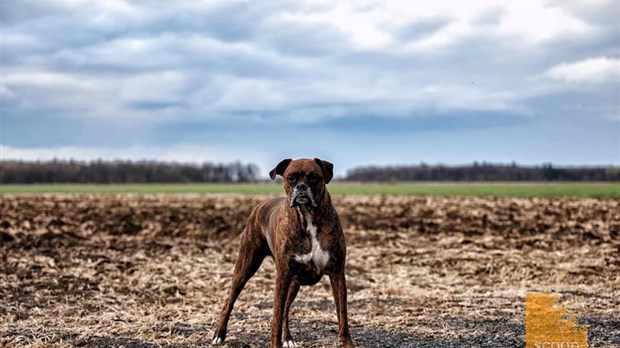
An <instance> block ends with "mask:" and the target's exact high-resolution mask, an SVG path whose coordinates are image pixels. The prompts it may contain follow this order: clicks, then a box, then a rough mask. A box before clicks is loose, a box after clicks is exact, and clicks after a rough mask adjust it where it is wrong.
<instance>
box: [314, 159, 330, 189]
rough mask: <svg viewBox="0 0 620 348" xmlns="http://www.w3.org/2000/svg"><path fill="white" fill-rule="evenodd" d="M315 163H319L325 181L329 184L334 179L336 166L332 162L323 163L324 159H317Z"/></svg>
mask: <svg viewBox="0 0 620 348" xmlns="http://www.w3.org/2000/svg"><path fill="white" fill-rule="evenodd" d="M314 161H315V162H316V163H318V165H319V167H321V170H323V179H324V180H325V183H326V184H328V183H329V182H330V181H331V180H332V178H333V177H334V165H333V164H332V163H331V162H327V161H323V160H322V159H319V158H315V159H314Z"/></svg>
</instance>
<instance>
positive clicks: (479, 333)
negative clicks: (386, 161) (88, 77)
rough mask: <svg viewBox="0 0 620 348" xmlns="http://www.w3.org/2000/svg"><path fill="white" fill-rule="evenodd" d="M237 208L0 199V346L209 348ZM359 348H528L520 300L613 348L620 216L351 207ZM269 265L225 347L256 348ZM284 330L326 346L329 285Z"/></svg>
mask: <svg viewBox="0 0 620 348" xmlns="http://www.w3.org/2000/svg"><path fill="white" fill-rule="evenodd" d="M264 198H265V197H259V196H241V195H130V194H126V195H39V196H13V195H3V196H0V199H1V200H2V206H1V210H0V211H1V212H0V256H1V257H2V260H1V261H0V299H1V300H0V346H2V345H4V346H10V347H22V346H35V347H37V346H40V347H65V346H67V347H73V346H78V347H121V346H123V347H161V346H163V347H195V346H208V345H209V342H210V340H211V335H212V329H213V325H214V321H215V318H216V317H217V314H218V312H219V310H220V307H221V306H222V305H223V303H224V299H225V297H226V292H227V291H228V286H229V282H230V274H231V271H232V268H233V264H234V261H235V259H236V254H237V248H238V242H239V238H237V237H238V234H239V232H240V231H241V230H242V229H243V226H244V223H245V219H246V218H247V216H248V214H249V212H250V210H251V209H252V207H253V206H254V205H255V204H256V203H257V202H258V201H259V200H261V199H264ZM334 203H335V205H336V207H337V209H338V211H339V212H340V216H341V219H342V222H343V225H344V226H345V234H346V238H347V245H348V260H347V278H348V285H349V292H350V294H349V311H350V317H351V318H350V321H351V331H352V334H353V338H354V340H355V342H356V344H357V346H359V347H523V345H524V295H525V293H526V292H550V293H558V294H561V295H562V302H563V303H564V304H565V305H566V306H567V307H568V308H569V309H570V310H571V311H572V312H574V313H575V314H577V315H578V317H579V322H580V323H584V324H589V325H590V332H589V339H590V344H591V346H592V347H610V346H620V319H619V317H618V314H617V313H618V308H620V256H619V255H620V201H618V200H583V199H579V200H577V199H575V200H573V199H553V200H549V199H508V198H501V199H499V198H498V199H493V198H430V197H429V198H427V197H384V196H368V197H360V196H346V197H335V198H334ZM273 272H274V267H273V262H272V261H271V260H268V261H266V262H265V263H264V264H263V267H262V268H261V270H259V271H258V273H257V274H256V275H255V276H254V278H253V279H252V280H251V281H250V282H249V283H248V285H247V287H246V289H245V290H244V292H243V293H242V295H241V297H240V299H239V300H238V302H237V305H236V307H235V310H234V311H233V316H232V318H231V323H230V326H229V334H228V338H227V341H226V342H227V343H226V346H227V347H267V346H268V341H267V339H268V334H269V327H270V320H271V313H272V312H271V311H272V310H271V307H272V303H273V292H272V288H273V282H274V276H273ZM291 316H292V322H291V327H292V331H293V334H294V335H295V338H296V340H297V341H298V343H300V344H301V346H303V347H337V346H338V344H337V332H336V331H337V324H336V312H335V308H334V305H333V301H332V298H331V291H330V289H329V282H328V281H327V279H323V281H321V282H320V283H319V284H317V285H315V286H313V287H304V288H302V290H301V292H300V295H299V296H298V298H297V301H296V302H295V304H294V305H293V308H292V315H291Z"/></svg>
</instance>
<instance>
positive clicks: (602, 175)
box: [345, 162, 620, 181]
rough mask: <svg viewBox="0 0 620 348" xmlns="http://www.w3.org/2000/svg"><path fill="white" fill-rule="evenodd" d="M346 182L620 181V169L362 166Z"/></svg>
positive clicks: (503, 166)
mask: <svg viewBox="0 0 620 348" xmlns="http://www.w3.org/2000/svg"><path fill="white" fill-rule="evenodd" d="M345 180H348V181H620V167H612V166H610V167H568V166H566V167H562V166H553V165H552V164H550V163H546V164H543V165H540V166H519V165H517V164H516V163H512V164H509V165H505V164H490V163H484V162H483V163H478V162H474V163H473V165H464V166H445V165H427V164H424V163H422V164H420V165H403V166H363V167H357V168H354V169H351V170H349V171H348V172H347V175H346V177H345Z"/></svg>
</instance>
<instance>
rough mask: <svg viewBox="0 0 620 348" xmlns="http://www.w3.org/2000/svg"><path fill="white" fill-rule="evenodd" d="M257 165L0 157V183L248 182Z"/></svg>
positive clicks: (254, 177)
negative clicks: (3, 159) (9, 158)
mask: <svg viewBox="0 0 620 348" xmlns="http://www.w3.org/2000/svg"><path fill="white" fill-rule="evenodd" d="M258 173H259V170H258V167H257V166H256V165H254V164H242V163H239V162H235V163H229V164H214V163H202V164H184V163H174V162H156V161H136V162H132V161H101V160H98V161H91V162H80V161H73V160H70V161H60V160H53V161H45V162H24V161H1V162H0V183H4V184H52V183H94V184H108V183H184V182H186V183H193V182H194V183H196V182H251V181H255V180H256V179H257V178H258Z"/></svg>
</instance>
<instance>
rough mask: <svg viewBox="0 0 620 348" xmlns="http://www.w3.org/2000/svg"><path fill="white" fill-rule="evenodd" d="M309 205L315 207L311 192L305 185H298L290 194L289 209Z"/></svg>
mask: <svg viewBox="0 0 620 348" xmlns="http://www.w3.org/2000/svg"><path fill="white" fill-rule="evenodd" d="M307 204H310V205H312V206H313V207H314V206H316V202H315V200H314V196H313V195H312V191H310V188H309V187H308V186H306V185H298V186H296V187H295V190H294V191H293V193H292V194H291V207H297V206H301V205H307Z"/></svg>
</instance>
